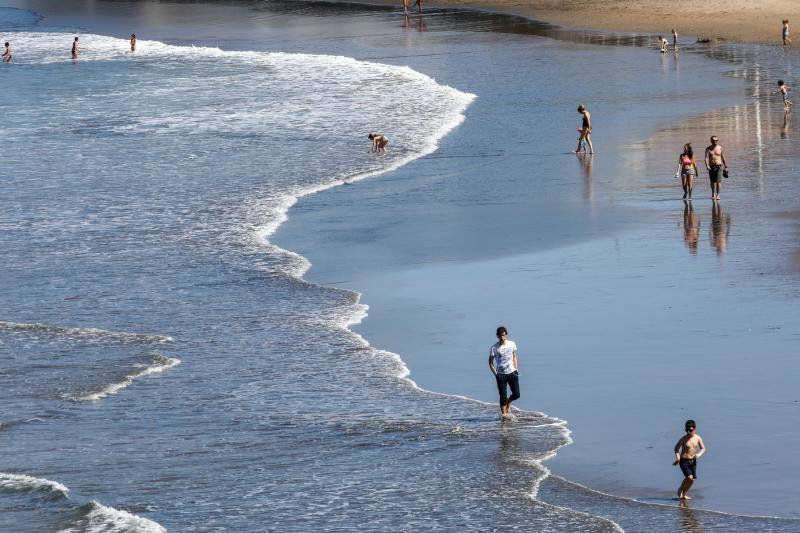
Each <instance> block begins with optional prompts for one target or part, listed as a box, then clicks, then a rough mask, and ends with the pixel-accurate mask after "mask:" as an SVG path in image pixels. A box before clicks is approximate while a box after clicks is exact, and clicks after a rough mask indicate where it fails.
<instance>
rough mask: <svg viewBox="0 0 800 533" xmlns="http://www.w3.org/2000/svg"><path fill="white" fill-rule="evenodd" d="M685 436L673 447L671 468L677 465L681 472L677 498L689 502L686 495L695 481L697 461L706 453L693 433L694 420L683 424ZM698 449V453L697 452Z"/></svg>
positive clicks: (699, 439) (701, 442)
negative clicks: (673, 460)
mask: <svg viewBox="0 0 800 533" xmlns="http://www.w3.org/2000/svg"><path fill="white" fill-rule="evenodd" d="M684 427H685V429H686V435H684V436H683V437H681V438H680V440H679V441H678V443H677V444H676V445H675V462H674V463H672V464H673V466H676V465H679V466H680V467H681V471H682V472H683V483H681V486H680V487H678V498H680V499H681V500H691V498H690V497H689V496H687V495H686V493H687V492H689V489H690V488H691V486H692V484H693V483H694V480H695V479H697V460H698V459H700V457H701V456H702V455H703V454H704V453H706V446H705V444H703V439H701V438H700V435H698V434H697V433H695V429H697V424H695V422H694V420H687V421H686V424H685V426H684ZM697 448H700V451H699V452H698V451H697Z"/></svg>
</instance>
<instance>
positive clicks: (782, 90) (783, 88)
mask: <svg viewBox="0 0 800 533" xmlns="http://www.w3.org/2000/svg"><path fill="white" fill-rule="evenodd" d="M791 90H792V88H791V87H789V86H788V85H786V82H785V81H783V80H778V91H777V92H776V93H775V94H780V95H781V96H782V97H783V109H784V111H789V110H790V109H791V108H792V105H794V104H792V103H791V102H790V101H789V99H788V98H786V97H787V96H788V95H789V91H791Z"/></svg>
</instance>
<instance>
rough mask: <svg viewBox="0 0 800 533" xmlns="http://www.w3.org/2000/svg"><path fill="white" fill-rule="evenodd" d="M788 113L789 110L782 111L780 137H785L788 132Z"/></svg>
mask: <svg viewBox="0 0 800 533" xmlns="http://www.w3.org/2000/svg"><path fill="white" fill-rule="evenodd" d="M789 113H791V111H789V110H786V111H784V112H783V126H781V139H785V138H786V136H787V135H788V133H789Z"/></svg>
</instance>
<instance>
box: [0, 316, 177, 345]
mask: <svg viewBox="0 0 800 533" xmlns="http://www.w3.org/2000/svg"><path fill="white" fill-rule="evenodd" d="M3 330H5V331H26V332H34V333H52V334H57V335H67V336H76V337H95V338H114V339H120V340H124V341H134V342H143V343H160V342H174V340H175V339H173V338H172V337H168V336H165V335H151V334H148V333H125V332H119V331H107V330H104V329H97V328H71V327H65V326H54V325H51V324H40V323H38V322H31V323H22V322H4V321H0V332H1V331H3Z"/></svg>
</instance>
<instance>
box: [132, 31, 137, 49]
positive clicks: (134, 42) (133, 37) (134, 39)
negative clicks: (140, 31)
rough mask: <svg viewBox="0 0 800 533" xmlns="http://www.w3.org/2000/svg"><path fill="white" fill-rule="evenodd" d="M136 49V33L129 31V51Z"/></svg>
mask: <svg viewBox="0 0 800 533" xmlns="http://www.w3.org/2000/svg"><path fill="white" fill-rule="evenodd" d="M135 51H136V34H135V33H131V52H135Z"/></svg>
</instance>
